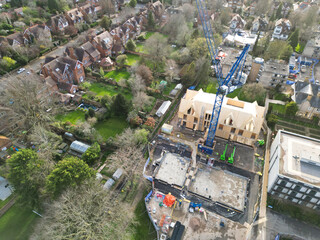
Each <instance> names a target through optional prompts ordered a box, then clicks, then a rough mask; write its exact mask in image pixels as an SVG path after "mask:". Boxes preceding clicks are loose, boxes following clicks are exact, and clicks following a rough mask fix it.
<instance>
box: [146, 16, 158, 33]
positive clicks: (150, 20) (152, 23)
mask: <svg viewBox="0 0 320 240" xmlns="http://www.w3.org/2000/svg"><path fill="white" fill-rule="evenodd" d="M147 20H148V23H147V29H148V30H153V29H154V27H155V26H156V23H155V20H154V16H153V13H152V12H151V11H150V12H149V13H148V18H147Z"/></svg>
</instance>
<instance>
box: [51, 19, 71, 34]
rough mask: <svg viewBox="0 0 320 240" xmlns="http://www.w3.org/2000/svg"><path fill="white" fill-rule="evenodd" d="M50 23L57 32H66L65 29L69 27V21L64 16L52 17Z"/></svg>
mask: <svg viewBox="0 0 320 240" xmlns="http://www.w3.org/2000/svg"><path fill="white" fill-rule="evenodd" d="M50 23H51V29H52V30H53V31H57V32H58V31H64V29H65V28H66V27H68V26H69V23H68V20H67V19H66V17H65V16H64V15H56V16H53V17H51V20H50Z"/></svg>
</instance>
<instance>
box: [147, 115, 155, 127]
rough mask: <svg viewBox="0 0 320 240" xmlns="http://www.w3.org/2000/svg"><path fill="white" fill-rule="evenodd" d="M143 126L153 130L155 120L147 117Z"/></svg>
mask: <svg viewBox="0 0 320 240" xmlns="http://www.w3.org/2000/svg"><path fill="white" fill-rule="evenodd" d="M144 125H145V126H147V127H148V128H150V129H153V128H154V127H155V126H156V120H155V119H154V118H153V117H148V118H147V121H145V123H144Z"/></svg>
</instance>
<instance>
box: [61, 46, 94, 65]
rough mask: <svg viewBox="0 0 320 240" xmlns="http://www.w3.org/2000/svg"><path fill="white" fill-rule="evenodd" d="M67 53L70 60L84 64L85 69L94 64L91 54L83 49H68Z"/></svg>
mask: <svg viewBox="0 0 320 240" xmlns="http://www.w3.org/2000/svg"><path fill="white" fill-rule="evenodd" d="M65 53H66V54H67V55H68V56H69V57H70V58H72V59H74V60H78V61H80V62H82V63H83V67H84V68H86V67H89V66H90V65H91V64H92V62H91V60H90V56H89V54H88V53H87V52H86V51H85V50H84V49H82V48H81V47H75V48H73V47H66V50H65Z"/></svg>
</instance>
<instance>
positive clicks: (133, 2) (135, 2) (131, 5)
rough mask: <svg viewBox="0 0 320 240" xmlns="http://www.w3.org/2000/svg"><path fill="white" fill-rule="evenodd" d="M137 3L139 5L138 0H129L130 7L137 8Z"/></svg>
mask: <svg viewBox="0 0 320 240" xmlns="http://www.w3.org/2000/svg"><path fill="white" fill-rule="evenodd" d="M136 5H137V0H130V2H129V6H130V7H132V8H135V7H136Z"/></svg>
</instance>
